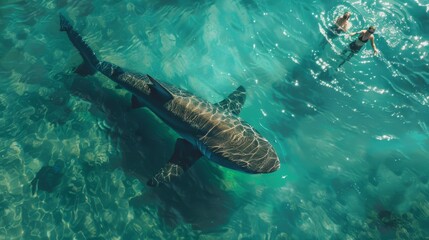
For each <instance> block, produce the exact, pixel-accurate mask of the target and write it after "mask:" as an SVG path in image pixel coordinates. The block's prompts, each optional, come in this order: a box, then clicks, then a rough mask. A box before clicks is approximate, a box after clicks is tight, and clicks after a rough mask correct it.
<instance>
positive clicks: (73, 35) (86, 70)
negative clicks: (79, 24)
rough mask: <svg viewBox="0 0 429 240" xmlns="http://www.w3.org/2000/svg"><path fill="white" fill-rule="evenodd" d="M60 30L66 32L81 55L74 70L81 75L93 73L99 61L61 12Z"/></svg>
mask: <svg viewBox="0 0 429 240" xmlns="http://www.w3.org/2000/svg"><path fill="white" fill-rule="evenodd" d="M60 31H62V32H67V36H68V37H69V40H70V42H71V43H72V44H73V46H75V48H76V49H77V50H78V51H79V54H80V55H81V56H82V59H83V63H82V64H81V65H79V67H77V68H75V70H74V71H75V72H76V73H78V74H80V75H81V76H87V75H93V74H94V73H96V72H97V66H98V64H99V63H100V61H99V60H98V59H97V57H96V56H95V54H94V51H92V49H91V48H90V47H89V46H88V44H87V43H86V42H85V41H84V40H83V38H82V36H80V35H79V33H78V32H76V31H75V30H74V29H73V27H72V25H71V24H70V22H69V21H68V20H67V19H66V17H64V15H62V14H60Z"/></svg>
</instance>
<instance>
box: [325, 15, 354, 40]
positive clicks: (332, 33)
mask: <svg viewBox="0 0 429 240" xmlns="http://www.w3.org/2000/svg"><path fill="white" fill-rule="evenodd" d="M351 15H352V14H351V13H350V12H345V13H344V14H343V15H342V16H339V17H338V18H337V20H336V21H335V23H334V25H332V26H331V27H330V28H329V31H328V34H327V38H329V39H332V38H336V37H338V35H339V34H341V33H345V32H347V31H348V30H349V28H350V27H351V23H350V22H349V19H350V16H351ZM327 43H328V41H327V40H326V39H325V40H324V41H323V42H322V43H321V44H320V46H321V47H325V45H326V44H327Z"/></svg>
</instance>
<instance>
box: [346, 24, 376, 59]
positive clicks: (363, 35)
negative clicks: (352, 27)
mask: <svg viewBox="0 0 429 240" xmlns="http://www.w3.org/2000/svg"><path fill="white" fill-rule="evenodd" d="M374 32H375V27H374V26H371V27H369V28H368V29H367V30H362V31H360V32H354V33H351V34H350V36H354V35H356V34H359V37H358V38H357V39H356V40H354V41H353V42H351V43H350V44H349V48H348V49H345V50H344V51H343V52H342V54H343V55H344V54H345V53H346V52H348V51H350V54H349V56H347V58H346V59H345V60H344V61H343V62H341V63H340V65H339V66H338V67H341V66H342V65H343V64H344V63H345V62H346V61H348V60H350V58H352V57H353V55H354V54H356V53H358V52H359V51H360V49H361V48H362V47H363V46H364V45H365V43H366V42H368V40H370V41H371V47H372V49H373V50H374V54H375V55H376V54H378V53H379V51H378V49H377V47H376V46H375V42H374V35H373V34H374Z"/></svg>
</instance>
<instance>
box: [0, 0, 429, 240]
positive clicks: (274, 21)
mask: <svg viewBox="0 0 429 240" xmlns="http://www.w3.org/2000/svg"><path fill="white" fill-rule="evenodd" d="M90 2H91V1H67V0H60V1H7V0H6V1H2V2H1V3H0V29H1V32H2V34H1V38H0V156H1V161H0V164H1V165H0V167H1V168H0V239H47V238H49V239H72V238H74V239H423V238H424V237H428V236H429V230H428V228H427V226H429V201H428V199H429V185H428V184H429V183H428V182H429V168H428V165H429V150H428V149H429V129H428V124H429V111H428V110H429V108H428V107H429V73H428V70H429V60H428V59H429V58H428V52H429V46H428V45H429V3H428V1H426V0H413V1H411V0H404V1H400V0H390V1H381V0H380V1H353V2H352V1H350V2H349V1H331V0H330V1H328V0H324V1H310V0H305V1H296V0H292V1H260V0H254V1H253V0H242V1H238V0H231V1H216V0H213V1H186V0H183V1H136V0H135V1H114V0H110V1H92V2H91V3H90ZM346 10H349V11H351V12H352V18H351V22H352V28H351V29H350V31H358V30H361V29H366V28H367V27H368V26H370V25H375V26H376V27H377V31H376V33H375V42H376V45H377V47H378V49H379V50H380V52H381V53H380V55H378V56H374V55H373V54H372V50H371V47H370V44H366V46H365V47H364V48H363V49H362V50H361V52H360V53H358V54H357V55H355V56H354V57H353V58H352V59H351V60H350V61H349V62H347V63H345V64H344V65H343V67H341V68H338V69H337V66H338V65H339V63H340V62H341V61H342V59H343V57H342V56H341V51H342V50H343V49H344V48H346V47H347V45H348V43H349V42H351V41H352V40H353V39H354V38H350V37H347V36H344V35H341V36H338V37H337V38H334V39H329V42H328V44H326V46H325V47H321V46H320V45H321V43H323V42H324V41H326V39H327V32H326V31H327V29H328V27H329V26H330V25H331V24H332V22H333V21H334V20H335V19H336V17H337V16H338V15H340V14H342V13H343V12H344V11H346ZM60 12H61V13H63V14H65V15H66V16H67V17H68V18H69V19H71V21H72V24H73V26H74V27H75V29H76V30H77V31H79V32H80V33H81V34H82V36H84V37H85V40H86V41H87V42H88V43H89V45H90V46H91V47H92V48H93V49H94V51H95V52H96V54H97V56H98V57H99V58H100V59H104V60H106V61H110V62H112V63H115V64H117V65H120V66H123V67H125V68H128V69H133V70H135V71H139V72H142V73H149V74H151V75H152V76H154V77H156V78H157V79H160V80H162V81H165V82H168V83H170V84H173V85H175V86H178V87H181V88H184V89H186V90H188V91H190V92H192V93H195V94H196V95H199V96H201V97H203V98H205V99H208V100H209V101H212V102H217V101H220V100H222V99H223V98H224V97H226V96H227V95H228V94H229V93H230V92H232V91H233V90H234V89H235V88H236V87H237V86H239V85H243V86H244V87H245V88H246V90H247V100H246V103H245V105H244V108H243V110H242V113H241V115H240V116H241V117H242V118H243V119H245V120H246V121H247V122H249V123H250V124H252V125H253V126H254V127H255V128H256V129H257V130H258V131H259V132H260V133H261V134H262V135H264V136H265V137H266V138H267V139H268V140H269V141H270V142H271V143H272V144H273V145H274V148H275V149H276V151H277V153H278V155H279V156H280V158H281V169H280V170H278V171H277V172H275V173H272V174H266V175H249V174H245V173H241V172H237V171H233V170H230V169H226V168H223V167H221V166H219V165H216V164H215V163H211V162H209V161H208V160H207V159H204V158H202V159H200V160H199V161H198V162H197V163H196V164H195V165H194V166H193V167H192V168H191V169H190V170H189V171H188V172H187V173H186V174H184V175H183V176H182V177H181V178H180V179H178V180H177V181H174V182H173V183H171V184H169V185H166V186H161V187H158V188H150V187H147V186H146V185H145V182H146V181H147V180H148V179H149V178H150V177H152V176H153V174H154V173H155V172H156V171H157V170H158V169H159V168H160V167H162V166H163V165H164V163H165V162H166V161H167V160H168V159H169V157H170V155H171V153H172V151H173V148H174V143H175V140H176V138H177V137H178V135H177V133H175V132H174V131H173V130H171V129H170V128H169V127H168V126H167V125H165V124H164V123H162V121H161V120H159V119H158V118H157V117H156V116H155V115H154V114H152V113H151V112H150V111H148V110H145V109H139V110H131V109H130V94H129V93H128V92H127V91H126V90H124V89H117V88H116V86H115V84H114V83H113V82H111V81H110V80H109V79H107V78H106V77H104V76H102V75H101V74H96V75H94V76H89V77H81V76H78V75H76V74H74V73H73V71H72V69H73V67H75V66H77V65H78V64H79V63H80V62H81V58H80V55H79V54H78V52H77V51H76V49H75V48H74V47H73V46H72V45H71V43H70V42H69V40H68V39H67V36H66V34H65V33H64V32H60V31H59V18H58V14H59V13H60ZM56 163H57V164H58V163H60V165H61V166H62V168H61V171H62V174H63V176H62V178H61V183H60V184H59V185H58V186H57V187H56V188H55V189H54V191H53V192H51V193H48V192H44V191H38V192H37V194H35V195H32V189H31V184H30V182H31V181H32V180H33V178H34V177H35V176H36V174H37V172H38V171H39V170H40V169H41V168H42V167H43V166H46V165H51V166H52V165H54V164H56Z"/></svg>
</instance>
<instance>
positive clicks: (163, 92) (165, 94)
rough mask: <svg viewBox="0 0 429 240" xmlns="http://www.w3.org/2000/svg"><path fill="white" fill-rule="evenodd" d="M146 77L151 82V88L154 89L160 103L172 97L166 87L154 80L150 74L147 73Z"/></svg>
mask: <svg viewBox="0 0 429 240" xmlns="http://www.w3.org/2000/svg"><path fill="white" fill-rule="evenodd" d="M147 77H148V78H149V80H150V82H151V83H152V90H154V92H155V93H156V94H157V95H158V97H159V98H160V101H162V103H165V102H168V101H170V100H171V99H173V98H174V97H173V94H172V93H171V92H170V91H169V90H168V89H166V88H165V87H164V86H163V85H162V84H161V83H160V82H158V81H157V80H155V79H154V78H153V77H151V76H150V75H147Z"/></svg>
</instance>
